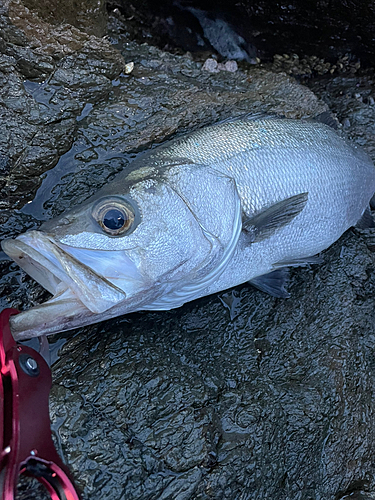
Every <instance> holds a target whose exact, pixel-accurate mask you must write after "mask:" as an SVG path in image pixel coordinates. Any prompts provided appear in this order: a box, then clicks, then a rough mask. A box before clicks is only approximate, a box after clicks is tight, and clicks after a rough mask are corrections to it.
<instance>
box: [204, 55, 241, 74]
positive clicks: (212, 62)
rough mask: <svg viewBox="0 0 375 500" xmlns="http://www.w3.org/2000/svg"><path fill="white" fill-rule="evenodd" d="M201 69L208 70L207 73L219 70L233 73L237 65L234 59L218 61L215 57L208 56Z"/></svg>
mask: <svg viewBox="0 0 375 500" xmlns="http://www.w3.org/2000/svg"><path fill="white" fill-rule="evenodd" d="M202 69H203V70H205V71H208V72H209V73H218V72H219V71H229V72H230V73H235V72H236V71H237V70H238V66H237V63H236V61H232V60H230V61H227V62H225V63H218V62H217V61H216V59H213V58H212V57H209V58H208V59H206V61H205V63H204V64H203V66H202Z"/></svg>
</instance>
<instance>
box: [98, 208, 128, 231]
mask: <svg viewBox="0 0 375 500" xmlns="http://www.w3.org/2000/svg"><path fill="white" fill-rule="evenodd" d="M103 224H104V225H105V227H107V228H108V229H112V230H113V231H115V230H116V229H121V228H122V227H123V225H124V224H125V215H124V213H123V212H121V210H117V208H112V209H111V210H108V212H106V213H105V215H104V218H103Z"/></svg>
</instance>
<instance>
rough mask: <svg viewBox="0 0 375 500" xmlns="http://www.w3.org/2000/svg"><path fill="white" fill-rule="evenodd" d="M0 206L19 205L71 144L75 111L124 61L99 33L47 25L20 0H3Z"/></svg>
mask: <svg viewBox="0 0 375 500" xmlns="http://www.w3.org/2000/svg"><path fill="white" fill-rule="evenodd" d="M0 33H1V42H0V61H1V64H0V68H1V70H0V89H1V90H0V95H1V101H0V112H1V117H2V121H1V134H0V158H1V161H0V165H1V166H0V188H1V193H0V204H1V205H0V206H1V208H9V207H15V206H20V207H21V206H22V205H23V204H24V203H25V202H26V201H28V200H29V199H31V198H32V197H33V195H34V194H35V192H36V190H37V188H38V186H39V184H40V182H41V179H40V175H41V174H42V173H43V172H45V171H46V170H48V169H50V168H51V167H53V166H54V165H56V163H57V161H58V159H59V157H60V156H61V155H62V154H63V153H65V152H66V151H68V150H69V149H70V148H71V146H72V142H73V137H74V133H75V131H76V128H77V126H76V118H77V117H78V116H79V115H80V114H81V112H82V110H83V109H84V106H85V104H86V103H88V102H98V101H100V100H101V99H103V98H105V97H106V96H107V95H108V92H109V89H110V88H111V86H112V84H111V81H112V80H113V79H114V78H116V76H118V74H120V73H121V71H122V70H123V68H124V60H123V58H122V56H121V55H120V54H119V53H118V52H117V51H116V50H114V49H113V47H112V46H111V44H110V43H109V42H108V41H107V40H104V39H99V38H96V37H95V36H90V35H87V34H86V33H84V32H83V31H80V30H78V29H76V28H74V27H72V26H70V25H54V26H52V25H50V24H48V23H47V22H45V21H43V20H42V19H40V18H39V17H38V16H37V14H35V13H34V12H32V11H30V10H29V9H28V8H27V7H25V5H24V4H22V3H21V2H17V1H16V0H11V1H10V2H8V3H6V4H2V5H1V7H0Z"/></svg>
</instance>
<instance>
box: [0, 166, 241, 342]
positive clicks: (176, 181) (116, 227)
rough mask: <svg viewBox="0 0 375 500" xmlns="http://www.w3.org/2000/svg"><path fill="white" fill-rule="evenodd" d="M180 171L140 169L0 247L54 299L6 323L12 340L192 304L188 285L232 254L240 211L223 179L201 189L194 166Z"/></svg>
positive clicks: (200, 282)
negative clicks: (125, 315)
mask: <svg viewBox="0 0 375 500" xmlns="http://www.w3.org/2000/svg"><path fill="white" fill-rule="evenodd" d="M184 167H185V168H183V166H182V165H178V167H177V166H176V165H175V166H173V167H170V168H168V169H165V170H164V172H163V175H160V174H159V173H156V174H155V172H154V169H151V172H152V174H151V175H150V172H149V171H147V169H146V172H142V169H141V171H138V170H137V172H136V173H135V174H134V173H133V174H132V173H131V174H130V175H128V176H127V177H125V178H119V179H117V180H116V179H115V181H114V182H113V183H112V184H110V185H108V186H106V187H105V188H103V189H102V190H101V191H99V192H98V193H97V194H96V195H95V196H94V197H92V198H90V199H89V200H87V201H86V202H84V203H83V204H82V205H79V206H77V207H75V208H74V209H72V210H69V211H67V212H65V213H64V214H62V215H61V216H60V217H58V218H55V219H52V220H50V221H48V222H45V223H44V224H43V225H42V226H41V227H40V229H39V230H33V231H28V232H26V233H24V234H21V235H20V236H18V237H17V238H15V239H8V240H4V241H3V242H2V247H3V250H4V251H5V252H6V253H7V254H8V255H9V256H10V257H11V258H13V260H15V261H16V262H17V263H18V264H19V266H20V267H21V268H23V269H24V270H25V271H26V272H27V273H28V274H29V275H30V276H32V277H33V278H34V279H35V280H36V281H38V282H39V283H40V284H41V285H42V286H43V287H44V288H46V289H47V290H48V291H49V292H50V293H51V294H52V295H53V297H52V299H50V300H49V301H47V302H45V303H44V304H41V305H39V306H36V307H34V308H32V309H30V310H29V311H25V312H23V313H21V314H19V315H17V316H15V317H14V318H13V319H12V323H11V328H12V333H13V335H14V336H15V338H18V339H20V338H29V337H32V336H38V335H43V334H50V333H55V332H57V331H63V330H69V329H72V328H76V327H78V326H83V325H86V324H91V323H96V322H98V321H101V320H103V319H107V318H110V317H114V316H118V315H121V314H125V313H127V312H132V311H136V310H140V309H171V308H173V307H178V306H179V305H181V304H183V303H184V302H186V301H188V300H192V298H195V296H196V295H197V293H196V288H197V287H198V289H201V288H202V287H203V286H204V285H205V280H207V279H212V274H213V270H215V269H216V268H217V267H218V266H219V268H220V265H221V266H222V261H223V259H226V258H227V257H226V253H227V254H228V252H229V251H230V252H232V251H233V249H234V244H233V241H234V240H237V239H238V236H239V231H240V227H239V223H240V221H241V215H240V206H239V198H238V194H237V191H236V188H235V185H234V183H233V182H232V181H231V180H230V179H229V178H225V177H224V176H223V177H221V178H220V180H218V179H217V178H216V186H215V185H210V183H208V184H207V183H203V184H202V182H198V178H197V175H199V172H198V170H199V169H197V167H196V166H194V167H192V166H190V165H185V166H184ZM201 174H202V173H201ZM207 177H209V178H207ZM204 178H205V179H204V180H205V181H212V182H213V181H214V178H215V176H212V175H208V173H207V172H206V175H205V176H204ZM199 180H200V181H201V180H202V179H199ZM218 185H221V191H222V193H220V190H219V191H218V188H219V186H218ZM215 188H216V193H215ZM211 189H213V191H212V195H211V196H209V199H210V200H211V201H209V199H208V194H209V193H210V190H211ZM213 193H215V195H213ZM221 194H222V196H220V195H221ZM218 196H219V199H218ZM221 204H222V205H221ZM223 205H224V206H223ZM225 205H226V206H225ZM235 212H236V213H235ZM223 213H224V215H223ZM235 221H237V225H236V224H234V222H235ZM233 224H234V225H233ZM233 231H234V232H235V233H236V234H235V235H234V236H233ZM228 246H229V247H230V249H229V250H228ZM214 274H215V273H214ZM207 277H208V278H207Z"/></svg>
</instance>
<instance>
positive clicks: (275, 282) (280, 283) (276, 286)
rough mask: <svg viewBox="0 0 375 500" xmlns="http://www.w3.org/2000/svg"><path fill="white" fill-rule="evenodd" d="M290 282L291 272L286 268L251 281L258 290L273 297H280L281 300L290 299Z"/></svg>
mask: <svg viewBox="0 0 375 500" xmlns="http://www.w3.org/2000/svg"><path fill="white" fill-rule="evenodd" d="M288 282H289V270H288V269H287V268H286V267H284V268H282V269H276V271H272V272H271V273H268V274H264V275H263V276H257V277H256V278H253V279H252V280H250V281H249V283H250V284H251V285H253V286H255V288H258V290H261V291H262V292H265V293H268V294H269V295H272V297H278V298H281V299H287V298H288V297H290V294H289V293H288V291H287V289H286V286H287V285H288Z"/></svg>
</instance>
